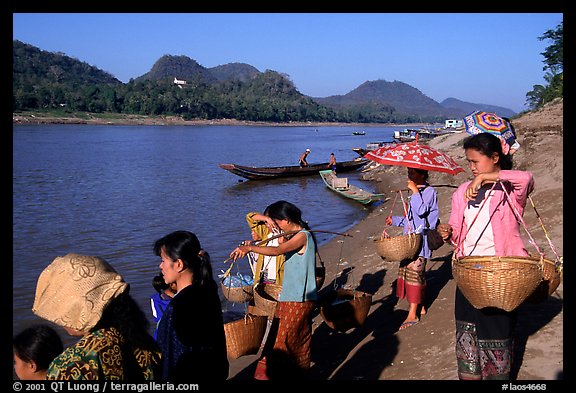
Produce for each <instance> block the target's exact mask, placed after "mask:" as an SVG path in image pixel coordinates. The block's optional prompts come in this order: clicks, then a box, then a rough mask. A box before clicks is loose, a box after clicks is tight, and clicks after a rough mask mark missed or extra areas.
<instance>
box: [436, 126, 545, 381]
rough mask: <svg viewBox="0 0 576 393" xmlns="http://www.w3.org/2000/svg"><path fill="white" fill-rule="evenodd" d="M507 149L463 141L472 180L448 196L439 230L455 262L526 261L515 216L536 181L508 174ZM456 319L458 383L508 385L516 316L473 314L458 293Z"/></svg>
mask: <svg viewBox="0 0 576 393" xmlns="http://www.w3.org/2000/svg"><path fill="white" fill-rule="evenodd" d="M508 147H509V146H508V144H507V143H506V142H505V141H503V140H501V139H499V138H498V137H497V136H494V135H492V134H489V133H481V134H477V135H473V136H471V137H468V138H467V139H465V140H464V151H465V154H466V160H467V161H468V163H469V167H470V170H471V171H472V174H473V175H474V179H473V180H471V181H467V182H465V183H463V184H461V185H460V186H459V187H458V189H457V190H456V191H455V192H454V194H452V210H451V212H450V219H449V221H448V223H447V224H440V225H439V226H438V232H439V233H440V235H442V238H443V239H444V240H445V241H450V242H451V243H452V244H453V245H454V247H455V249H454V253H455V255H456V257H458V258H460V257H462V256H470V255H472V256H474V255H477V256H494V255H496V256H528V251H527V250H526V249H525V248H524V243H523V241H522V238H521V236H520V227H519V221H518V217H517V215H519V217H522V215H523V214H524V207H525V206H526V200H527V198H528V195H529V194H530V193H531V192H532V190H533V189H534V179H533V176H532V173H530V172H527V171H518V170H512V157H511V155H510V154H509V153H507V152H506V151H505V150H506V149H507V148H508ZM503 148H504V150H503ZM454 315H455V321H456V341H455V342H456V348H455V349H456V360H457V367H458V378H459V379H466V380H480V379H499V380H501V379H510V373H511V369H512V362H513V354H514V351H513V346H514V332H515V327H516V322H517V318H518V315H517V310H513V311H510V312H508V311H505V310H501V309H498V308H495V307H490V308H484V309H476V308H475V307H474V306H472V304H471V303H470V302H469V301H468V299H466V297H465V296H464V295H463V294H462V292H461V291H460V289H459V288H456V296H455V303H454Z"/></svg>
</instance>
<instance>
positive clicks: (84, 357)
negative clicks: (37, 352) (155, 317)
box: [46, 327, 161, 380]
mask: <svg viewBox="0 0 576 393" xmlns="http://www.w3.org/2000/svg"><path fill="white" fill-rule="evenodd" d="M124 347H125V340H124V337H122V335H121V334H120V332H119V331H118V330H117V329H115V328H113V327H111V328H105V329H99V330H96V331H94V332H91V333H90V334H88V335H86V336H84V337H83V338H82V339H80V341H78V342H77V343H76V344H74V345H72V346H70V347H68V348H67V349H66V350H64V352H62V353H61V354H60V355H59V356H58V357H56V359H54V360H53V361H52V363H51V364H50V366H49V367H48V374H47V376H46V379H63V380H98V379H110V380H124V379H130V380H152V379H154V378H155V377H157V376H158V375H157V372H158V370H159V366H160V363H161V352H160V351H159V350H158V349H156V350H148V349H140V348H137V349H135V350H133V351H132V353H129V355H133V356H128V357H127V358H126V359H124V355H125V353H123V351H125V348H124ZM128 364H130V365H131V366H133V367H130V366H128ZM129 369H131V370H134V372H131V371H129Z"/></svg>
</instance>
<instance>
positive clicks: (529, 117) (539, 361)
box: [229, 100, 564, 381]
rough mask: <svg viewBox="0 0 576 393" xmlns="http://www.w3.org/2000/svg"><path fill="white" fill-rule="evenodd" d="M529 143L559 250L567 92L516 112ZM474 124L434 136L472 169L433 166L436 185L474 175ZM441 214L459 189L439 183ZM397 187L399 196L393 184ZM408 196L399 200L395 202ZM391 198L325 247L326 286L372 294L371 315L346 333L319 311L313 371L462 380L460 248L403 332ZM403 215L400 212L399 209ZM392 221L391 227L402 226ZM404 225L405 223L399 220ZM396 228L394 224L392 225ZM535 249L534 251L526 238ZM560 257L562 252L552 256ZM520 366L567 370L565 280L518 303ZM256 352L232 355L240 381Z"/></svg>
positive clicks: (523, 372) (374, 175)
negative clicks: (457, 316)
mask: <svg viewBox="0 0 576 393" xmlns="http://www.w3.org/2000/svg"><path fill="white" fill-rule="evenodd" d="M513 124H514V126H515V128H516V131H517V135H518V139H519V142H520V144H521V149H520V150H519V151H518V152H517V153H516V154H515V156H514V163H515V164H514V168H515V169H521V170H528V171H531V172H532V173H533V174H534V178H535V183H536V188H535V190H534V192H533V193H532V195H531V196H532V199H533V201H534V203H535V206H536V208H537V210H538V213H539V214H540V217H541V219H542V221H543V223H544V225H545V228H546V230H547V232H548V235H549V237H550V239H551V241H552V244H553V245H554V246H555V248H556V250H557V252H558V254H559V255H563V199H562V192H563V150H562V146H563V143H562V138H563V101H561V100H560V101H556V102H554V103H553V104H551V105H548V106H547V107H545V108H544V109H542V110H540V111H537V112H533V113H529V114H526V115H524V116H522V117H521V118H519V119H517V120H514V121H513ZM466 136H467V134H465V133H459V134H453V135H448V136H441V137H438V138H435V139H434V140H432V141H431V142H430V145H431V146H433V147H435V148H438V149H441V150H443V151H445V152H446V153H448V154H449V155H450V156H452V157H453V158H455V159H456V161H457V162H458V163H459V164H460V165H462V166H463V167H464V168H465V169H466V171H465V173H460V174H458V175H456V176H451V175H447V174H440V173H432V172H430V173H431V175H430V179H429V181H430V183H431V184H433V185H459V184H461V183H462V182H464V181H465V180H467V179H469V178H471V176H472V175H471V173H470V171H469V169H468V167H467V164H466V162H465V159H464V151H463V149H462V140H463V139H464V138H465V137H466ZM364 177H365V179H366V180H369V181H376V182H378V183H377V188H378V191H379V192H390V190H393V189H398V188H404V187H405V185H406V168H400V167H389V166H380V167H378V168H376V169H374V170H372V171H369V172H367V173H366V174H365V175H364ZM437 191H438V200H439V207H440V219H441V221H443V222H447V221H448V217H449V214H450V200H451V195H452V193H453V192H454V188H450V187H437ZM391 195H393V194H392V193H391ZM398 206H399V205H396V208H397V207H398ZM390 208H391V201H389V202H386V203H383V204H381V205H379V206H376V207H375V208H373V210H372V211H371V212H370V213H369V215H368V217H367V218H366V219H365V220H363V221H362V222H360V223H359V224H358V225H356V226H355V227H353V228H352V229H351V230H349V231H348V233H349V234H351V235H353V237H338V238H336V239H334V240H333V241H331V242H330V243H328V244H326V245H325V246H323V247H321V249H320V253H321V256H322V259H323V260H324V262H325V263H326V281H325V283H324V286H323V288H322V290H321V293H322V292H325V291H326V290H328V289H330V288H332V287H333V285H334V280H337V283H338V284H344V285H346V286H348V287H350V288H356V289H357V290H359V291H363V292H367V293H371V294H373V297H372V306H371V308H370V311H369V314H368V316H367V318H366V321H365V323H364V324H363V325H362V326H361V327H358V328H355V329H351V330H349V331H347V332H346V333H341V332H337V331H334V330H332V329H331V328H329V327H328V326H327V325H326V323H325V322H324V320H323V318H322V316H321V315H315V317H314V323H313V329H314V330H313V337H312V358H313V364H312V368H311V377H312V379H314V380H366V381H375V380H456V379H458V377H457V372H456V358H455V354H454V337H455V326H454V292H455V285H456V284H455V282H454V279H453V278H452V271H451V265H450V260H451V254H452V247H451V246H450V245H448V244H445V245H444V246H442V247H441V248H440V249H438V250H436V251H435V252H434V255H433V257H432V260H431V261H430V263H429V264H428V265H427V299H426V306H427V308H428V313H427V314H426V315H425V316H423V317H422V318H421V321H420V323H418V324H416V325H413V326H412V327H410V328H408V329H405V330H402V331H398V327H399V326H400V324H401V323H402V322H403V321H404V318H405V316H406V314H407V310H408V303H407V302H406V301H405V300H401V301H398V299H397V298H396V297H395V295H394V292H393V287H392V283H393V282H394V280H396V275H397V271H398V263H396V262H388V261H385V260H383V259H382V258H381V257H380V256H379V255H378V254H377V252H376V248H375V244H374V239H376V238H378V236H379V235H380V233H381V232H382V229H383V228H384V226H385V224H384V220H385V217H386V216H387V215H388V214H389V213H390ZM395 214H400V213H399V212H395ZM524 219H525V221H526V223H527V225H528V230H529V231H530V233H531V234H532V236H533V237H534V238H535V240H536V242H537V244H538V245H540V246H541V248H542V249H543V250H544V251H545V252H546V255H548V256H553V254H552V252H551V250H550V247H549V246H548V242H547V241H546V237H545V235H544V231H543V230H542V228H541V225H540V222H539V220H538V218H537V216H536V214H535V212H534V209H533V208H532V207H531V205H530V204H528V205H527V207H526V210H525V214H524ZM394 229H395V228H393V229H392V230H394ZM398 229H399V228H398ZM389 233H390V234H392V232H391V231H390V230H389ZM525 244H526V246H527V249H528V250H529V251H535V249H534V248H533V246H531V245H530V244H529V243H528V242H527V241H525ZM552 259H553V258H552ZM516 351H517V354H516V360H515V367H514V370H513V375H514V377H515V378H516V379H517V380H520V381H522V380H524V381H526V380H554V379H563V364H564V361H563V284H562V283H561V284H560V286H559V287H558V289H557V290H556V292H555V293H554V294H553V295H552V296H551V297H549V298H548V299H547V300H546V301H544V302H541V303H538V304H533V303H527V302H525V303H523V304H522V305H521V306H520V307H519V321H518V332H517V343H516ZM256 360H257V355H249V356H244V357H241V358H239V359H236V360H233V361H231V369H230V377H229V379H232V380H250V379H251V378H252V375H253V371H254V367H255V361H256Z"/></svg>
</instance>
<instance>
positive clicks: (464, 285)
mask: <svg viewBox="0 0 576 393" xmlns="http://www.w3.org/2000/svg"><path fill="white" fill-rule="evenodd" d="M452 276H453V277H454V280H455V281H456V284H457V285H458V288H459V289H460V291H462V294H463V295H464V296H465V297H466V299H468V301H469V302H470V303H471V304H472V305H473V306H474V307H475V308H478V309H481V308H484V307H496V308H500V309H502V310H505V311H512V310H514V309H515V308H516V307H518V306H519V305H520V304H521V303H522V302H523V301H524V300H526V299H527V298H528V296H530V295H531V294H532V292H534V289H536V287H537V286H538V285H539V284H540V282H541V281H542V277H543V268H542V261H541V260H540V258H534V257H521V256H513V257H498V256H467V257H462V258H460V259H456V258H453V259H452Z"/></svg>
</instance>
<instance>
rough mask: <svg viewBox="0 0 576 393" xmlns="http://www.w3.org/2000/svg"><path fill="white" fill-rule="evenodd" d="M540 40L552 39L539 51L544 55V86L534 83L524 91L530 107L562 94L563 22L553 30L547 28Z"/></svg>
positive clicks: (536, 106)
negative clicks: (527, 90) (526, 91)
mask: <svg viewBox="0 0 576 393" xmlns="http://www.w3.org/2000/svg"><path fill="white" fill-rule="evenodd" d="M538 39H539V40H540V41H542V40H546V39H548V40H552V43H551V44H550V45H549V46H548V47H546V50H545V51H544V52H542V53H541V55H542V56H544V67H543V70H544V71H547V72H546V74H545V75H544V80H545V81H546V82H547V83H548V84H547V85H546V86H542V85H534V86H533V88H532V90H531V91H529V92H528V93H526V104H527V105H528V107H529V108H530V109H534V108H539V107H541V106H542V105H544V104H546V103H548V102H550V101H552V100H553V99H555V98H557V97H563V96H564V49H563V48H564V22H561V23H560V24H559V25H558V26H556V29H555V30H547V31H546V32H545V33H544V34H543V35H542V36H540V37H538Z"/></svg>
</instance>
